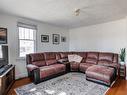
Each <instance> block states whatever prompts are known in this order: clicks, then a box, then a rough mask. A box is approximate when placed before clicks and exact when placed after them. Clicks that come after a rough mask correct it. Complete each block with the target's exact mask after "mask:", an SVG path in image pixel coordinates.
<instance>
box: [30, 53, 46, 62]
mask: <svg viewBox="0 0 127 95" xmlns="http://www.w3.org/2000/svg"><path fill="white" fill-rule="evenodd" d="M30 56H31V61H32V62H35V61H41V60H42V61H43V60H45V58H44V54H43V53H33V54H30Z"/></svg>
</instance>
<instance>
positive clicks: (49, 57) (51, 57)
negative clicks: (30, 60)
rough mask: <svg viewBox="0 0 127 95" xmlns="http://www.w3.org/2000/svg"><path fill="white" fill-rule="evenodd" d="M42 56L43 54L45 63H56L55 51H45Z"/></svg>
mask: <svg viewBox="0 0 127 95" xmlns="http://www.w3.org/2000/svg"><path fill="white" fill-rule="evenodd" d="M44 56H45V61H46V65H52V64H56V63H57V60H56V53H54V52H45V53H44Z"/></svg>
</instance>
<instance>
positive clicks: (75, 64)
mask: <svg viewBox="0 0 127 95" xmlns="http://www.w3.org/2000/svg"><path fill="white" fill-rule="evenodd" d="M79 65H80V63H78V62H71V63H70V70H71V71H79Z"/></svg>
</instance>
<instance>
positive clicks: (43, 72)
mask: <svg viewBox="0 0 127 95" xmlns="http://www.w3.org/2000/svg"><path fill="white" fill-rule="evenodd" d="M55 73H56V70H55V68H54V67H52V66H43V67H40V78H45V77H48V76H51V75H53V74H55Z"/></svg>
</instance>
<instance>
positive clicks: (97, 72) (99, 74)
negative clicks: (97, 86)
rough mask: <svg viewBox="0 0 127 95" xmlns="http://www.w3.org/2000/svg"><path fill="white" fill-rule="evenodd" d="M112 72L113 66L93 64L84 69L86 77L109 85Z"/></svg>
mask: <svg viewBox="0 0 127 95" xmlns="http://www.w3.org/2000/svg"><path fill="white" fill-rule="evenodd" d="M114 72H115V70H114V68H111V67H107V66H100V65H94V66H91V67H89V68H88V69H87V70H86V78H91V79H95V80H99V81H102V82H104V83H107V84H108V85H110V84H111V81H112V80H111V79H113V75H114Z"/></svg>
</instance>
